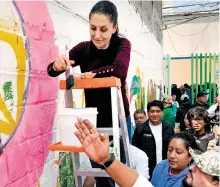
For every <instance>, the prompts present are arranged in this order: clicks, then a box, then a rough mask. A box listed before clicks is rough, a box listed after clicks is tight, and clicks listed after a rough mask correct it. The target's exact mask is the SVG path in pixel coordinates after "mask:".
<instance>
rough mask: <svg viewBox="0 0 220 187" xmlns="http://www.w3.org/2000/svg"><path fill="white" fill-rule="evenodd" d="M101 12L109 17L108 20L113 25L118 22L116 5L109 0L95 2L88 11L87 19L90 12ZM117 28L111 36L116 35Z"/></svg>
mask: <svg viewBox="0 0 220 187" xmlns="http://www.w3.org/2000/svg"><path fill="white" fill-rule="evenodd" d="M95 13H96V14H103V15H106V16H108V17H109V19H110V21H111V22H112V23H113V26H115V25H116V24H117V23H118V11H117V8H116V6H115V5H114V4H113V3H112V2H110V1H99V2H97V3H96V4H95V5H94V6H93V7H92V9H91V11H90V13H89V19H90V18H91V15H92V14H95ZM118 32H119V31H118V28H117V31H116V32H115V33H114V34H113V35H112V36H118Z"/></svg>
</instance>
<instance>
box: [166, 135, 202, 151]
mask: <svg viewBox="0 0 220 187" xmlns="http://www.w3.org/2000/svg"><path fill="white" fill-rule="evenodd" d="M172 139H181V140H183V142H184V145H185V148H186V149H189V147H191V148H192V149H197V150H199V147H198V145H197V143H196V140H195V138H194V137H193V135H190V134H188V133H187V132H180V133H176V134H174V135H173V136H172V137H171V139H170V142H171V140H172ZM170 142H169V143H170Z"/></svg>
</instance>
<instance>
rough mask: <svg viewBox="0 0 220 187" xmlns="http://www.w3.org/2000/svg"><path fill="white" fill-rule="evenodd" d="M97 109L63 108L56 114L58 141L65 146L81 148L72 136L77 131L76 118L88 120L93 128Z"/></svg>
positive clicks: (74, 136) (76, 139)
mask: <svg viewBox="0 0 220 187" xmlns="http://www.w3.org/2000/svg"><path fill="white" fill-rule="evenodd" d="M97 114H98V112H97V108H65V109H62V110H61V111H59V112H58V114H57V125H58V128H59V131H60V141H61V143H62V145H66V146H81V143H80V142H79V140H78V138H77V137H76V135H75V134H74V132H75V131H77V129H76V127H75V123H76V122H77V117H80V118H82V119H83V120H84V119H88V120H89V121H90V122H91V123H92V124H93V125H94V126H95V127H96V122H97Z"/></svg>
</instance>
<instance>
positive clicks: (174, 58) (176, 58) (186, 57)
mask: <svg viewBox="0 0 220 187" xmlns="http://www.w3.org/2000/svg"><path fill="white" fill-rule="evenodd" d="M213 55H214V54H213ZM207 57H208V56H207ZM216 57H218V55H216ZM193 58H194V59H195V58H196V56H193ZM202 58H205V56H202ZM187 59H191V56H184V57H171V60H187ZM163 60H166V57H164V58H163Z"/></svg>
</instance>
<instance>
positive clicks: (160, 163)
mask: <svg viewBox="0 0 220 187" xmlns="http://www.w3.org/2000/svg"><path fill="white" fill-rule="evenodd" d="M157 165H158V166H164V167H167V166H168V165H169V162H168V160H167V159H166V160H162V161H160V162H159V163H158V164H157Z"/></svg>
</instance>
